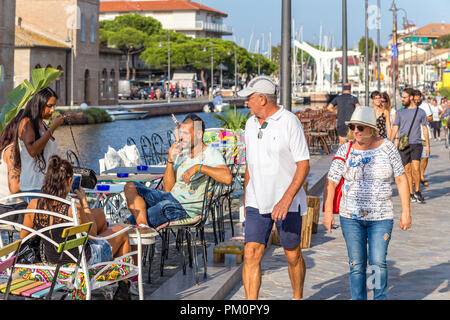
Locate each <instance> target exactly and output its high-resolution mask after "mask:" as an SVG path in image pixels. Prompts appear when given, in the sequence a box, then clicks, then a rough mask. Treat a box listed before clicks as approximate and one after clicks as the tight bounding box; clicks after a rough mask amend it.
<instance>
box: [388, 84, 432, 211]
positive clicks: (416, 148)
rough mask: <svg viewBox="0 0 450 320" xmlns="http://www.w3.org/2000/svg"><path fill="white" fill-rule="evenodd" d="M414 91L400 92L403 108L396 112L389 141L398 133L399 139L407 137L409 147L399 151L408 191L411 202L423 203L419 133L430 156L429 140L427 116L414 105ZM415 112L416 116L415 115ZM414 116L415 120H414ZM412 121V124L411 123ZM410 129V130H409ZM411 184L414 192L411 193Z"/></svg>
mask: <svg viewBox="0 0 450 320" xmlns="http://www.w3.org/2000/svg"><path fill="white" fill-rule="evenodd" d="M414 92H415V90H414V89H411V88H407V89H405V90H403V92H402V104H403V106H404V107H405V108H404V109H400V110H398V112H397V116H396V117H395V121H394V125H393V127H392V133H391V137H390V139H391V140H393V138H394V137H395V136H396V135H397V133H399V137H402V136H403V135H408V133H409V135H408V142H409V146H408V147H407V148H406V149H404V150H401V151H399V152H400V156H401V158H402V163H403V165H404V166H405V171H406V176H407V178H408V183H409V190H410V194H411V196H410V197H411V201H412V202H420V203H424V198H423V196H422V194H421V193H420V190H419V189H420V158H421V156H422V148H423V145H422V139H421V131H422V132H423V135H424V136H425V152H426V154H427V155H429V154H430V140H429V136H428V129H427V124H428V121H427V115H426V114H425V111H423V110H422V109H420V108H418V107H417V106H416V105H415V103H414ZM416 112H417V114H416ZM414 115H415V119H414ZM413 119H414V122H413ZM410 129H411V130H410ZM413 183H414V188H415V192H413Z"/></svg>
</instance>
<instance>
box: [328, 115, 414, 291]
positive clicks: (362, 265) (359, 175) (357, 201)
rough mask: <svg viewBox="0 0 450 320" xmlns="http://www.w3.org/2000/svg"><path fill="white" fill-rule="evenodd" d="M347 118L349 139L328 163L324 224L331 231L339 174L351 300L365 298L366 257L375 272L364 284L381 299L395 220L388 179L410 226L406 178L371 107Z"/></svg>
mask: <svg viewBox="0 0 450 320" xmlns="http://www.w3.org/2000/svg"><path fill="white" fill-rule="evenodd" d="M346 123H347V125H348V126H349V129H350V130H351V131H353V136H354V140H353V141H351V142H348V143H346V144H344V145H342V146H340V148H339V149H338V151H337V153H336V156H335V157H334V158H333V161H332V163H331V167H330V170H329V172H328V179H327V184H326V187H325V191H324V202H325V204H324V217H323V225H324V226H325V228H326V229H327V230H328V232H329V233H331V229H332V227H333V224H334V215H333V211H334V210H333V199H334V194H335V189H336V186H337V185H338V183H339V182H340V180H341V178H344V184H343V186H342V198H341V201H340V205H339V216H340V223H341V228H342V234H343V236H344V239H345V243H346V246H347V252H348V263H349V267H350V292H351V296H352V299H353V300H367V279H366V277H367V276H366V274H367V262H369V265H370V270H373V271H374V272H375V274H376V276H377V281H376V282H377V284H376V285H375V287H374V288H370V287H369V289H373V292H374V299H375V300H385V299H387V289H388V283H387V281H388V269H387V263H386V256H387V249H388V245H389V242H390V240H391V234H392V228H393V224H394V208H393V203H392V187H391V180H392V178H394V180H395V183H396V185H397V189H398V193H399V196H400V200H401V216H400V222H399V226H400V229H402V230H407V229H408V228H410V227H411V215H410V206H409V190H408V189H409V188H408V181H407V178H406V175H405V170H404V168H403V165H402V160H401V158H400V155H399V153H398V151H397V149H396V147H395V146H394V144H393V143H392V142H391V141H389V140H388V139H383V138H381V137H380V136H379V133H378V126H377V121H376V114H375V110H374V109H373V108H370V107H366V106H361V107H359V108H356V110H355V112H354V113H353V115H352V117H351V120H350V121H347V122H346ZM347 154H348V157H346V155H347ZM345 159H346V160H345ZM367 252H368V254H367Z"/></svg>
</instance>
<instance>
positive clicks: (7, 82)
mask: <svg viewBox="0 0 450 320" xmlns="http://www.w3.org/2000/svg"><path fill="white" fill-rule="evenodd" d="M15 10H16V7H15V2H14V1H0V110H1V108H2V107H3V105H4V104H5V103H6V97H5V95H6V93H8V91H10V90H12V88H13V81H14V80H13V79H14V69H13V65H12V64H11V61H13V60H14V12H15Z"/></svg>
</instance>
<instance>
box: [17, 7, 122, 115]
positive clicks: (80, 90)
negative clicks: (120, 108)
mask: <svg viewBox="0 0 450 320" xmlns="http://www.w3.org/2000/svg"><path fill="white" fill-rule="evenodd" d="M99 5H100V2H99V0H41V1H35V0H17V1H16V27H15V29H16V37H15V59H14V68H15V71H14V72H15V76H14V85H15V86H16V85H18V84H19V83H21V82H22V81H23V80H24V79H30V78H31V71H32V70H33V69H34V68H41V67H42V68H44V67H53V68H57V69H60V70H62V71H64V73H63V75H62V77H61V78H60V79H58V80H56V81H55V82H54V83H53V84H52V86H53V89H55V90H56V92H57V93H59V97H60V101H59V104H60V105H70V102H71V98H72V95H71V88H72V85H71V78H72V70H71V58H72V50H73V59H74V68H73V79H74V81H73V103H74V105H75V106H77V105H80V104H81V103H87V104H88V105H89V106H97V105H116V104H117V102H118V80H119V61H120V56H121V52H120V51H118V50H114V49H109V48H101V47H100V45H99V30H98V25H99V23H98V17H99Z"/></svg>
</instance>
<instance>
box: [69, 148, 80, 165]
mask: <svg viewBox="0 0 450 320" xmlns="http://www.w3.org/2000/svg"><path fill="white" fill-rule="evenodd" d="M66 158H67V161H69V162H70V164H71V165H72V166H73V167H79V166H80V160H79V159H78V157H77V155H76V153H75V152H73V151H72V150H70V149H69V150H67V152H66Z"/></svg>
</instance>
